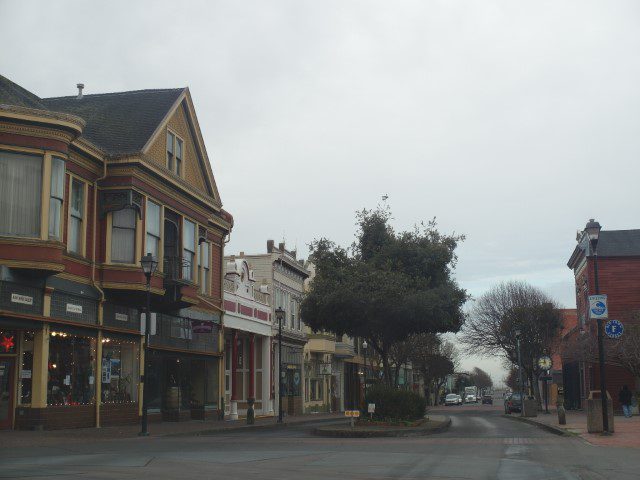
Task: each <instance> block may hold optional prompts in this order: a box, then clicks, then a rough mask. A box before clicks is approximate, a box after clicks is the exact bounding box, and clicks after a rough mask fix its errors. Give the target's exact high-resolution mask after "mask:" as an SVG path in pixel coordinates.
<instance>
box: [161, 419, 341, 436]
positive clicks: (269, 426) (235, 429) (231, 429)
mask: <svg viewBox="0 0 640 480" xmlns="http://www.w3.org/2000/svg"><path fill="white" fill-rule="evenodd" d="M338 422H340V423H342V422H344V418H342V417H338V418H310V419H308V420H300V421H297V422H283V423H276V422H275V421H274V423H263V424H258V425H255V424H254V425H236V426H221V427H218V428H209V429H205V430H197V431H194V432H177V433H167V434H164V435H157V436H158V437H198V436H211V435H218V434H228V433H240V432H246V431H248V430H250V431H262V430H278V429H281V428H287V427H297V426H304V425H308V424H310V423H338Z"/></svg>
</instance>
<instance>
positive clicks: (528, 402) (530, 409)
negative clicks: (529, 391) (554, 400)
mask: <svg viewBox="0 0 640 480" xmlns="http://www.w3.org/2000/svg"><path fill="white" fill-rule="evenodd" d="M522 416H523V417H537V416H538V402H536V399H535V398H533V397H525V399H524V400H523V401H522Z"/></svg>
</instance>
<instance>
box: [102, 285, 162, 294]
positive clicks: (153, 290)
mask: <svg viewBox="0 0 640 480" xmlns="http://www.w3.org/2000/svg"><path fill="white" fill-rule="evenodd" d="M100 285H101V286H102V288H108V289H117V290H132V291H140V292H146V291H147V286H146V285H136V284H132V283H118V282H101V283H100ZM151 293H154V294H156V295H164V293H165V291H164V289H163V288H156V287H151Z"/></svg>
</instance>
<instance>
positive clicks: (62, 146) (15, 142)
mask: <svg viewBox="0 0 640 480" xmlns="http://www.w3.org/2000/svg"><path fill="white" fill-rule="evenodd" d="M0 143H4V144H5V145H12V146H15V147H29V148H40V149H42V150H54V151H56V152H61V153H65V154H66V153H68V152H69V145H67V144H66V143H64V142H61V141H60V140H52V139H50V138H42V137H32V136H29V135H19V134H17V133H0Z"/></svg>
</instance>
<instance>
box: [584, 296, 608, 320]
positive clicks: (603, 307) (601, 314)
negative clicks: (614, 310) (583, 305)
mask: <svg viewBox="0 0 640 480" xmlns="http://www.w3.org/2000/svg"><path fill="white" fill-rule="evenodd" d="M608 316H609V310H608V309H607V296H606V295H589V317H590V318H593V319H597V318H603V319H605V318H608Z"/></svg>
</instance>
